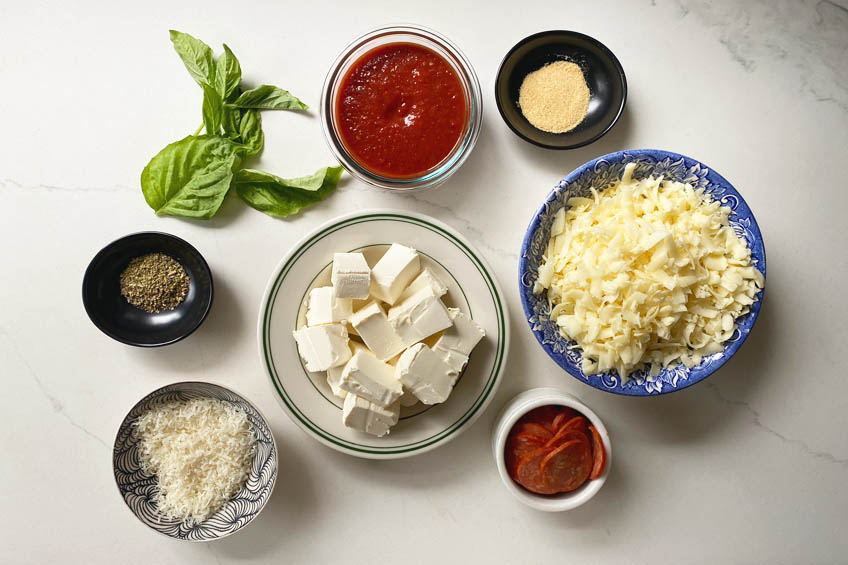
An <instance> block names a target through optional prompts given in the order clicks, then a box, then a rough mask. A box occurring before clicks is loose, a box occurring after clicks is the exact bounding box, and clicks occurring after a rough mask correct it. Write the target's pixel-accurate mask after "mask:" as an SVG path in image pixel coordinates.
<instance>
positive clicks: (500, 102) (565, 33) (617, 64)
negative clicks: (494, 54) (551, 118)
mask: <svg viewBox="0 0 848 565" xmlns="http://www.w3.org/2000/svg"><path fill="white" fill-rule="evenodd" d="M556 35H559V36H561V37H573V38H578V39H583V40H585V41H586V42H588V43H590V44H592V45H594V46H595V47H597V48H598V49H599V50H600V51H601V53H603V54H604V55H605V56H606V57H607V58H609V60H610V62H611V63H612V65H613V67H614V68H615V70H616V71H618V73H617V76H618V78H619V79H620V81H621V103H620V104H619V106H618V111H617V112H616V114H615V116H614V117H613V119H612V120H610V123H609V124H607V126H606V127H605V128H604V129H603V130H602V131H601V132H599V133H597V134H596V135H595V136H594V137H591V138H589V139H587V140H584V141H581V142H579V143H572V144H570V145H551V144H550V143H544V142H542V141H539V140H537V139H533V138H531V137H528V136H527V135H524V134H523V133H522V132H521V131H520V130H519V129H518V128H517V127H516V126H515V124H513V122H512V120H510V119H509V118H508V117H507V115H506V112H505V111H504V109H503V106H504V104H505V103H506V102H505V101H504V99H503V98H502V97H501V94H500V89H499V88H498V87H499V86H500V84H501V83H502V81H503V80H506V77H505V75H504V66H505V65H506V63H507V61H509V60H510V58H511V57H513V56H514V55H515V53H516V51H518V49H519V48H521V47H523V46H524V45H526V44H527V43H530V42H531V41H535V40H536V39H539V38H542V37H546V36H556ZM613 76H615V75H613ZM626 103H627V75H626V74H625V73H624V67H622V65H621V61H619V60H618V57H616V56H615V53H613V52H612V50H611V49H610V48H609V47H607V46H606V45H604V44H603V43H601V42H600V41H599V40H597V39H595V38H594V37H592V36H590V35H586V34H585V33H580V32H579V31H571V30H566V29H551V30H547V31H540V32H537V33H534V34H532V35H528V36H527V37H525V38H524V39H522V40H520V41H519V42H518V43H516V44H515V45H513V46H512V48H510V50H509V51H507V53H506V55H504V58H503V59H502V60H501V63H500V65H499V66H498V72H497V74H496V75H495V105H496V106H497V107H498V113H499V114H500V115H501V118H502V119H503V121H504V122H505V123H506V125H507V126H508V127H509V129H510V130H512V133H514V134H515V135H517V136H518V137H520V138H521V139H523V140H524V141H526V142H528V143H532V144H533V145H535V146H537V147H543V148H545V149H556V150H560V151H563V150H567V149H578V148H580V147H585V146H586V145H589V144H591V143H594V142H596V141H597V140H599V139H600V138H602V137H603V136H605V135H606V134H607V133H609V132H610V130H612V128H613V127H615V124H617V123H618V120H619V118H621V115H622V114H623V113H624V106H625V104H626ZM566 133H568V132H566Z"/></svg>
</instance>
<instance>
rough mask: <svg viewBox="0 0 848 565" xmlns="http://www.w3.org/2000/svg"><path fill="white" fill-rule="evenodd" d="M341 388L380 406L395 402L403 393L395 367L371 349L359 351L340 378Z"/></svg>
mask: <svg viewBox="0 0 848 565" xmlns="http://www.w3.org/2000/svg"><path fill="white" fill-rule="evenodd" d="M339 388H341V389H343V390H346V391H348V392H349V393H352V394H355V395H356V396H361V397H362V398H364V399H365V400H368V401H369V402H373V403H374V404H379V405H380V406H389V405H390V404H393V403H394V402H395V401H396V400H397V399H398V398H400V396H401V395H402V394H403V387H402V386H401V384H400V381H399V380H398V379H397V377H396V376H395V368H394V367H392V366H391V365H389V364H388V363H383V362H382V361H380V360H379V359H377V358H376V357H374V355H372V354H371V353H370V352H369V351H357V352H356V354H355V355H354V356H353V357H351V359H350V361H349V362H348V364H347V365H345V368H344V371H342V376H341V379H340V380H339Z"/></svg>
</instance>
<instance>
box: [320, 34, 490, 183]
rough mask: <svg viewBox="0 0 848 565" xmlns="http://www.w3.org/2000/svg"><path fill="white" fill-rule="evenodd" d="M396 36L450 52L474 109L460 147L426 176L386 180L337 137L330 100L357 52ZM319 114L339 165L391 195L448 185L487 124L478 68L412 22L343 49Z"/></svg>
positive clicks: (450, 43)
mask: <svg viewBox="0 0 848 565" xmlns="http://www.w3.org/2000/svg"><path fill="white" fill-rule="evenodd" d="M396 34H409V35H416V36H419V37H421V38H423V39H425V40H427V41H429V42H431V43H435V44H437V45H438V46H439V47H440V48H442V49H444V50H446V51H448V52H449V53H450V54H451V55H452V56H453V58H454V59H455V63H456V66H458V67H459V72H458V73H457V74H460V73H461V74H463V75H464V78H463V77H462V76H460V77H459V78H460V82H461V83H462V84H463V91H465V92H466V93H467V96H468V103H469V107H470V113H469V116H468V131H467V132H466V133H465V135H464V136H463V137H461V138H460V139H459V140H458V141H457V145H456V147H455V148H454V149H453V150H452V152H451V153H449V154H448V155H447V156H445V158H444V159H443V160H442V161H441V162H440V163H439V164H438V165H437V166H436V167H434V168H432V169H429V170H428V171H426V172H425V173H424V174H422V175H419V176H414V177H408V178H407V177H403V178H393V177H384V176H382V175H378V174H376V173H372V172H371V171H369V170H368V169H366V168H365V167H363V166H361V165H359V164H358V163H357V162H356V160H355V159H353V157H352V156H350V155H349V153H348V151H347V149H346V148H345V147H344V143H343V142H342V141H341V139H338V136H337V135H336V134H335V128H334V126H333V121H334V120H333V115H334V104H333V103H332V100H330V97H331V95H332V91H333V87H334V85H335V84H336V83H337V82H339V81H340V80H342V79H343V78H344V75H342V74H340V70H341V69H342V67H343V66H344V65H345V63H346V62H347V61H348V60H349V59H350V58H351V56H352V55H353V54H354V53H355V51H356V50H357V49H358V48H360V47H363V46H366V45H368V44H369V43H370V42H372V41H374V40H378V39H380V38H383V37H386V36H392V35H396ZM428 48H430V47H428ZM440 56H441V55H440ZM452 66H453V65H452ZM466 82H467V88H466ZM319 112H320V118H321V130H322V131H323V133H324V141H325V142H326V143H327V146H328V147H329V149H330V152H331V153H333V155H334V156H335V157H336V159H337V160H338V161H339V163H341V165H342V166H343V167H344V168H345V170H346V171H347V172H348V173H349V174H350V175H351V176H353V177H354V178H356V179H358V180H361V181H362V182H364V183H366V184H368V185H369V186H373V187H376V188H379V189H381V190H386V191H389V192H395V193H407V192H421V191H424V190H427V189H430V188H434V187H436V186H438V185H440V184H442V183H443V182H445V181H446V180H447V179H448V178H450V177H451V176H452V175H453V174H454V173H455V172H456V171H458V170H459V169H460V167H462V165H463V164H464V163H465V161H466V160H467V159H468V157H469V156H470V155H471V152H472V151H473V150H474V147H475V145H476V144H477V139H478V138H479V136H480V131H481V130H482V125H483V94H482V89H481V87H480V81H479V79H478V78H477V73H476V72H475V70H474V66H473V65H472V64H471V60H470V59H469V58H468V56H466V55H465V53H464V52H463V51H462V50H461V49H460V48H459V46H457V45H456V44H455V43H454V42H453V41H451V40H450V39H448V38H447V37H446V36H444V35H442V34H441V33H439V32H437V31H435V30H433V29H430V28H429V27H425V26H421V25H418V24H412V23H393V24H385V25H381V26H377V27H375V28H372V29H370V30H368V31H366V32H365V33H362V34H360V35H358V36H357V37H356V38H355V39H353V41H351V42H350V43H348V44H347V45H346V46H345V47H344V48H343V49H342V50H341V52H340V53H339V55H338V56H337V57H336V58H335V60H334V61H333V63H332V64H331V65H330V69H329V70H328V71H327V74H326V76H325V78H324V83H323V86H322V88H321V103H320V106H319Z"/></svg>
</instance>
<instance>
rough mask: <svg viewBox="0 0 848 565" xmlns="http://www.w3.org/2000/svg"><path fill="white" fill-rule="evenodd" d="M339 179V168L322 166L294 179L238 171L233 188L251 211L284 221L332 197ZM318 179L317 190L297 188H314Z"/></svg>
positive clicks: (340, 170) (254, 171) (261, 172)
mask: <svg viewBox="0 0 848 565" xmlns="http://www.w3.org/2000/svg"><path fill="white" fill-rule="evenodd" d="M341 176H342V168H341V167H324V168H323V169H319V170H318V172H316V173H315V174H314V175H309V176H306V177H300V178H297V179H282V178H280V177H278V176H276V175H272V174H270V173H265V172H263V171H257V170H254V169H241V170H239V171H237V172H236V174H235V178H234V179H233V185H234V186H235V188H236V193H237V194H238V195H239V198H241V199H242V200H244V201H245V202H247V204H249V205H250V206H252V207H253V208H256V209H257V210H259V211H260V212H265V213H266V214H268V215H270V216H276V217H278V218H285V217H286V216H291V215H292V214H297V213H298V212H300V211H301V210H303V209H304V208H306V207H308V206H312V205H313V204H315V203H316V202H320V201H321V200H323V199H324V198H326V197H327V196H329V195H330V194H332V192H333V191H334V190H336V187H337V186H338V184H339V179H341ZM319 179H320V185H319V186H318V188H317V189H312V188H306V189H304V188H301V187H303V186H308V187H312V186H315V183H316V182H318V180H319Z"/></svg>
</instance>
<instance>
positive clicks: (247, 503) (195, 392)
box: [112, 382, 277, 541]
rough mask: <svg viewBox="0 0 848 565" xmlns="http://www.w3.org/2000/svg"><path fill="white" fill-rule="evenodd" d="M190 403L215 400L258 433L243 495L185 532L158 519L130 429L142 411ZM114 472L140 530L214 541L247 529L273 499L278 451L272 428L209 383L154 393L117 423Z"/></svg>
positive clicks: (152, 485) (150, 481) (152, 480)
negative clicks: (243, 415) (229, 405)
mask: <svg viewBox="0 0 848 565" xmlns="http://www.w3.org/2000/svg"><path fill="white" fill-rule="evenodd" d="M193 398H217V399H219V400H223V401H224V402H229V403H232V404H235V405H236V406H237V407H239V408H241V409H242V410H244V411H245V412H246V413H247V419H248V420H249V421H250V424H251V425H252V426H253V430H254V432H255V433H256V437H257V441H256V455H255V456H254V459H253V465H252V466H251V470H250V475H249V476H248V478H247V482H245V484H244V486H243V487H242V489H241V491H240V492H239V493H238V494H237V495H236V496H235V497H234V498H233V499H232V500H230V501H229V502H227V503H226V504H225V505H224V506H223V507H221V509H220V510H218V511H217V512H216V513H215V514H213V515H212V516H210V517H209V518H207V519H206V520H205V521H203V522H201V523H199V524H196V525H194V526H187V525H186V524H185V523H183V522H180V521H178V520H166V519H164V518H162V517H161V516H160V515H159V513H158V511H157V509H156V505H155V503H154V502H153V500H154V498H153V497H154V494H155V492H156V477H154V476H150V475H145V474H144V473H143V472H142V471H141V468H140V465H139V461H138V448H137V445H138V440H137V439H136V438H135V437H134V434H133V424H134V423H135V421H136V420H138V418H139V417H140V416H141V415H142V414H143V413H144V412H145V411H147V410H149V409H150V408H152V407H154V406H156V405H158V404H164V403H166V402H171V401H174V400H190V399H193ZM112 469H113V471H114V473H115V482H116V483H117V485H118V491H119V492H120V493H121V497H122V498H123V499H124V502H125V503H126V504H127V507H128V508H129V509H130V510H131V511H132V513H133V514H135V516H136V518H138V519H139V520H141V521H142V522H143V523H144V524H146V525H147V526H149V527H150V528H152V529H153V530H155V531H156V532H159V533H160V534H163V535H166V536H168V537H169V538H173V539H178V540H183V541H212V540H216V539H221V538H225V537H227V536H229V535H230V534H234V533H236V532H237V531H239V530H241V529H242V528H244V527H245V526H247V525H248V524H249V523H250V522H252V521H253V519H254V518H256V516H257V515H259V512H260V511H261V510H262V508H263V507H264V506H265V503H266V502H268V499H269V498H271V492H272V491H273V490H274V483H275V482H276V480H277V445H276V443H275V442H274V436H273V435H272V434H271V428H269V427H268V424H267V423H266V422H265V419H264V418H263V417H262V415H261V414H260V413H259V411H258V410H257V409H256V408H255V407H254V406H253V405H252V404H251V403H250V402H248V401H247V400H245V399H244V398H242V397H241V396H239V395H238V394H236V393H235V392H233V391H231V390H229V389H227V388H224V387H222V386H219V385H214V384H211V383H203V382H182V383H175V384H172V385H168V386H165V387H162V388H160V389H158V390H154V391H153V392H151V393H150V394H148V395H147V396H145V397H144V398H142V399H141V400H140V401H138V403H137V404H136V405H135V406H133V408H132V410H130V413H129V414H127V416H126V417H125V418H124V421H123V422H121V427H120V428H118V436H117V437H116V438H115V447H114V449H113V451H112Z"/></svg>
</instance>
